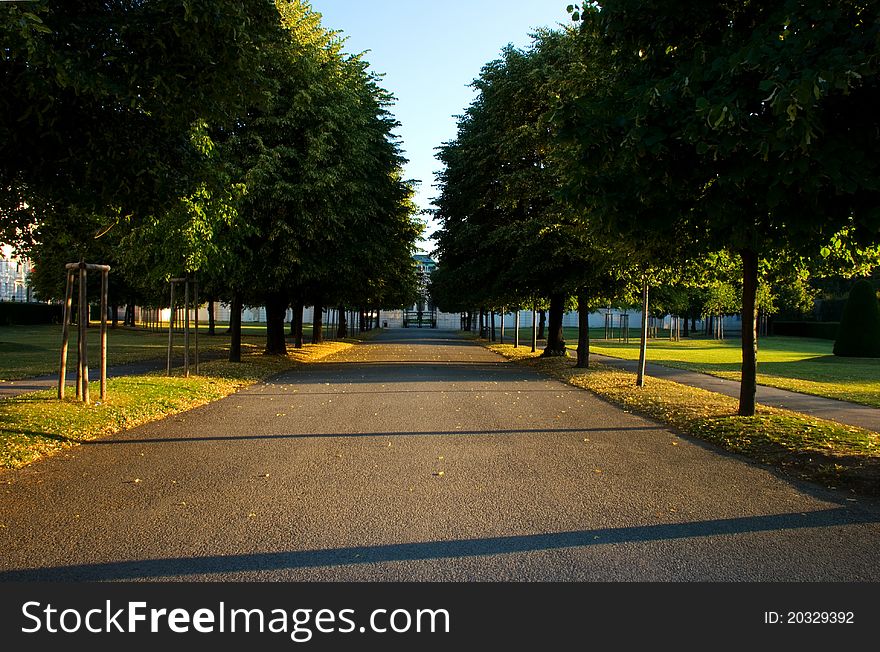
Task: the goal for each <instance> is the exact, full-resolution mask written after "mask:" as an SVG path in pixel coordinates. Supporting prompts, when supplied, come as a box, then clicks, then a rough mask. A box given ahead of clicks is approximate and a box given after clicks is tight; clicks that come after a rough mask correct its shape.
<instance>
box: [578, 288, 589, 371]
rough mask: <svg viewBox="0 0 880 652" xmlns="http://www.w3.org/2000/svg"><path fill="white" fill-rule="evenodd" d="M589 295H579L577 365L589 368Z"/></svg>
mask: <svg viewBox="0 0 880 652" xmlns="http://www.w3.org/2000/svg"><path fill="white" fill-rule="evenodd" d="M587 301H588V299H587V295H586V294H583V293H582V294H580V295H579V296H578V348H577V365H576V366H577V367H579V368H580V369H587V368H589V366H590V309H589V308H588V307H587Z"/></svg>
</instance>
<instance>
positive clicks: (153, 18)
mask: <svg viewBox="0 0 880 652" xmlns="http://www.w3.org/2000/svg"><path fill="white" fill-rule="evenodd" d="M277 15H278V13H277V10H276V9H275V7H274V5H273V4H272V3H271V2H269V1H268V0H263V1H255V2H245V3H242V2H238V1H237V0H191V1H189V2H186V3H182V2H178V1H176V0H146V1H143V2H130V1H129V0H108V1H103V2H96V1H94V0H90V1H87V2H65V1H64V0H36V1H35V2H28V3H3V6H2V7H0V42H2V44H3V45H2V48H3V50H2V51H3V56H2V58H0V78H2V87H3V93H2V94H0V143H2V145H0V147H2V151H0V218H2V222H0V225H2V226H0V240H2V241H5V242H12V243H15V244H17V245H19V246H26V245H29V244H31V243H32V242H33V235H34V229H35V228H36V227H40V226H42V233H41V237H45V235H46V233H48V232H54V231H56V230H65V231H71V232H74V233H79V232H81V231H83V232H87V233H90V235H92V236H94V235H95V234H98V233H102V232H104V231H106V230H108V229H110V228H112V227H113V226H114V225H119V224H125V223H129V222H132V221H137V220H139V219H141V218H143V217H145V216H147V215H157V214H162V213H164V212H165V210H167V208H168V207H169V206H170V205H172V204H173V203H174V202H176V201H177V200H178V198H180V197H183V196H187V195H190V194H191V193H193V192H194V191H195V189H196V187H197V185H198V183H199V181H200V172H201V169H202V165H203V163H204V157H203V156H202V152H201V150H200V148H199V146H198V144H197V143H195V142H194V139H193V133H194V131H198V130H199V129H200V128H201V127H200V126H201V125H204V124H210V125H212V126H217V125H229V124H230V123H232V122H233V121H234V120H235V119H236V118H237V117H238V116H239V115H240V114H241V113H242V112H243V111H244V110H245V109H246V107H248V106H249V105H251V104H253V103H255V102H259V101H261V100H262V99H263V96H264V93H265V89H264V87H263V86H262V85H261V84H260V83H255V79H254V76H253V74H252V72H253V70H254V69H255V68H259V65H258V63H259V59H260V57H261V56H262V55H261V49H262V45H263V44H264V42H265V41H266V40H267V39H271V38H273V34H274V31H275V29H276V26H277ZM38 241H39V239H38Z"/></svg>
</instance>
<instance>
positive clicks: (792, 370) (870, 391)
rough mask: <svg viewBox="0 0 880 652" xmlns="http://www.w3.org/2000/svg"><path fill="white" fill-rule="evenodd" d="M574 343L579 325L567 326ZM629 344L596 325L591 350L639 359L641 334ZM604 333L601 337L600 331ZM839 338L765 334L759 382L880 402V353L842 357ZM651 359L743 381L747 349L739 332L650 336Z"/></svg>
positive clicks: (761, 343)
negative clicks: (713, 336)
mask: <svg viewBox="0 0 880 652" xmlns="http://www.w3.org/2000/svg"><path fill="white" fill-rule="evenodd" d="M565 330H566V332H565V337H566V340H567V341H568V344H569V346H570V347H572V348H576V347H577V330H576V329H565ZM633 335H634V337H635V339H630V343H629V344H623V343H620V342H617V341H614V340H610V341H606V340H604V339H599V337H601V336H602V331H601V330H599V331H597V330H595V329H594V330H593V331H592V332H591V336H592V337H593V338H594V339H592V340H591V341H590V351H593V352H595V353H602V354H605V355H610V356H614V357H617V358H625V359H627V360H637V359H638V357H639V344H638V339H637V334H636V333H635V332H633ZM597 336H598V337H597ZM833 346H834V343H833V342H832V341H830V340H816V339H809V338H803V337H762V338H761V339H760V341H759V343H758V383H759V384H761V385H769V386H771V387H779V388H781V389H788V390H792V391H795V392H801V393H804V394H814V395H816V396H826V397H829V398H836V399H840V400H844V401H852V402H853V403H861V404H863V405H870V406H873V407H880V358H840V357H837V356H835V355H832V353H831V350H832V347H833ZM648 362H654V363H657V364H662V365H666V366H668V367H676V368H679V369H688V370H690V371H698V372H701V373H706V374H712V375H713V376H720V377H721V378H728V379H730V380H736V381H739V379H740V367H741V364H742V352H741V349H740V342H739V338H738V337H737V338H731V339H728V340H724V341H717V340H708V339H704V338H683V339H682V340H681V341H680V342H671V341H669V340H665V339H662V338H657V339H652V340H648Z"/></svg>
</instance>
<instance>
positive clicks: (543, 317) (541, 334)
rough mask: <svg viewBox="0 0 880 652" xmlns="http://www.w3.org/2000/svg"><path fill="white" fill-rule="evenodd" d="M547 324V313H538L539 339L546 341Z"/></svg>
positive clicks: (542, 311)
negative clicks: (545, 328) (545, 327)
mask: <svg viewBox="0 0 880 652" xmlns="http://www.w3.org/2000/svg"><path fill="white" fill-rule="evenodd" d="M546 323H547V311H546V310H540V311H539V312H538V339H539V340H543V339H544V325H545V324H546Z"/></svg>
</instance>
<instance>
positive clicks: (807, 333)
mask: <svg viewBox="0 0 880 652" xmlns="http://www.w3.org/2000/svg"><path fill="white" fill-rule="evenodd" d="M839 326H840V322H836V321H774V322H773V334H774V335H788V336H790V337H813V338H816V339H819V340H836V339H837V330H838V327H839Z"/></svg>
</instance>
